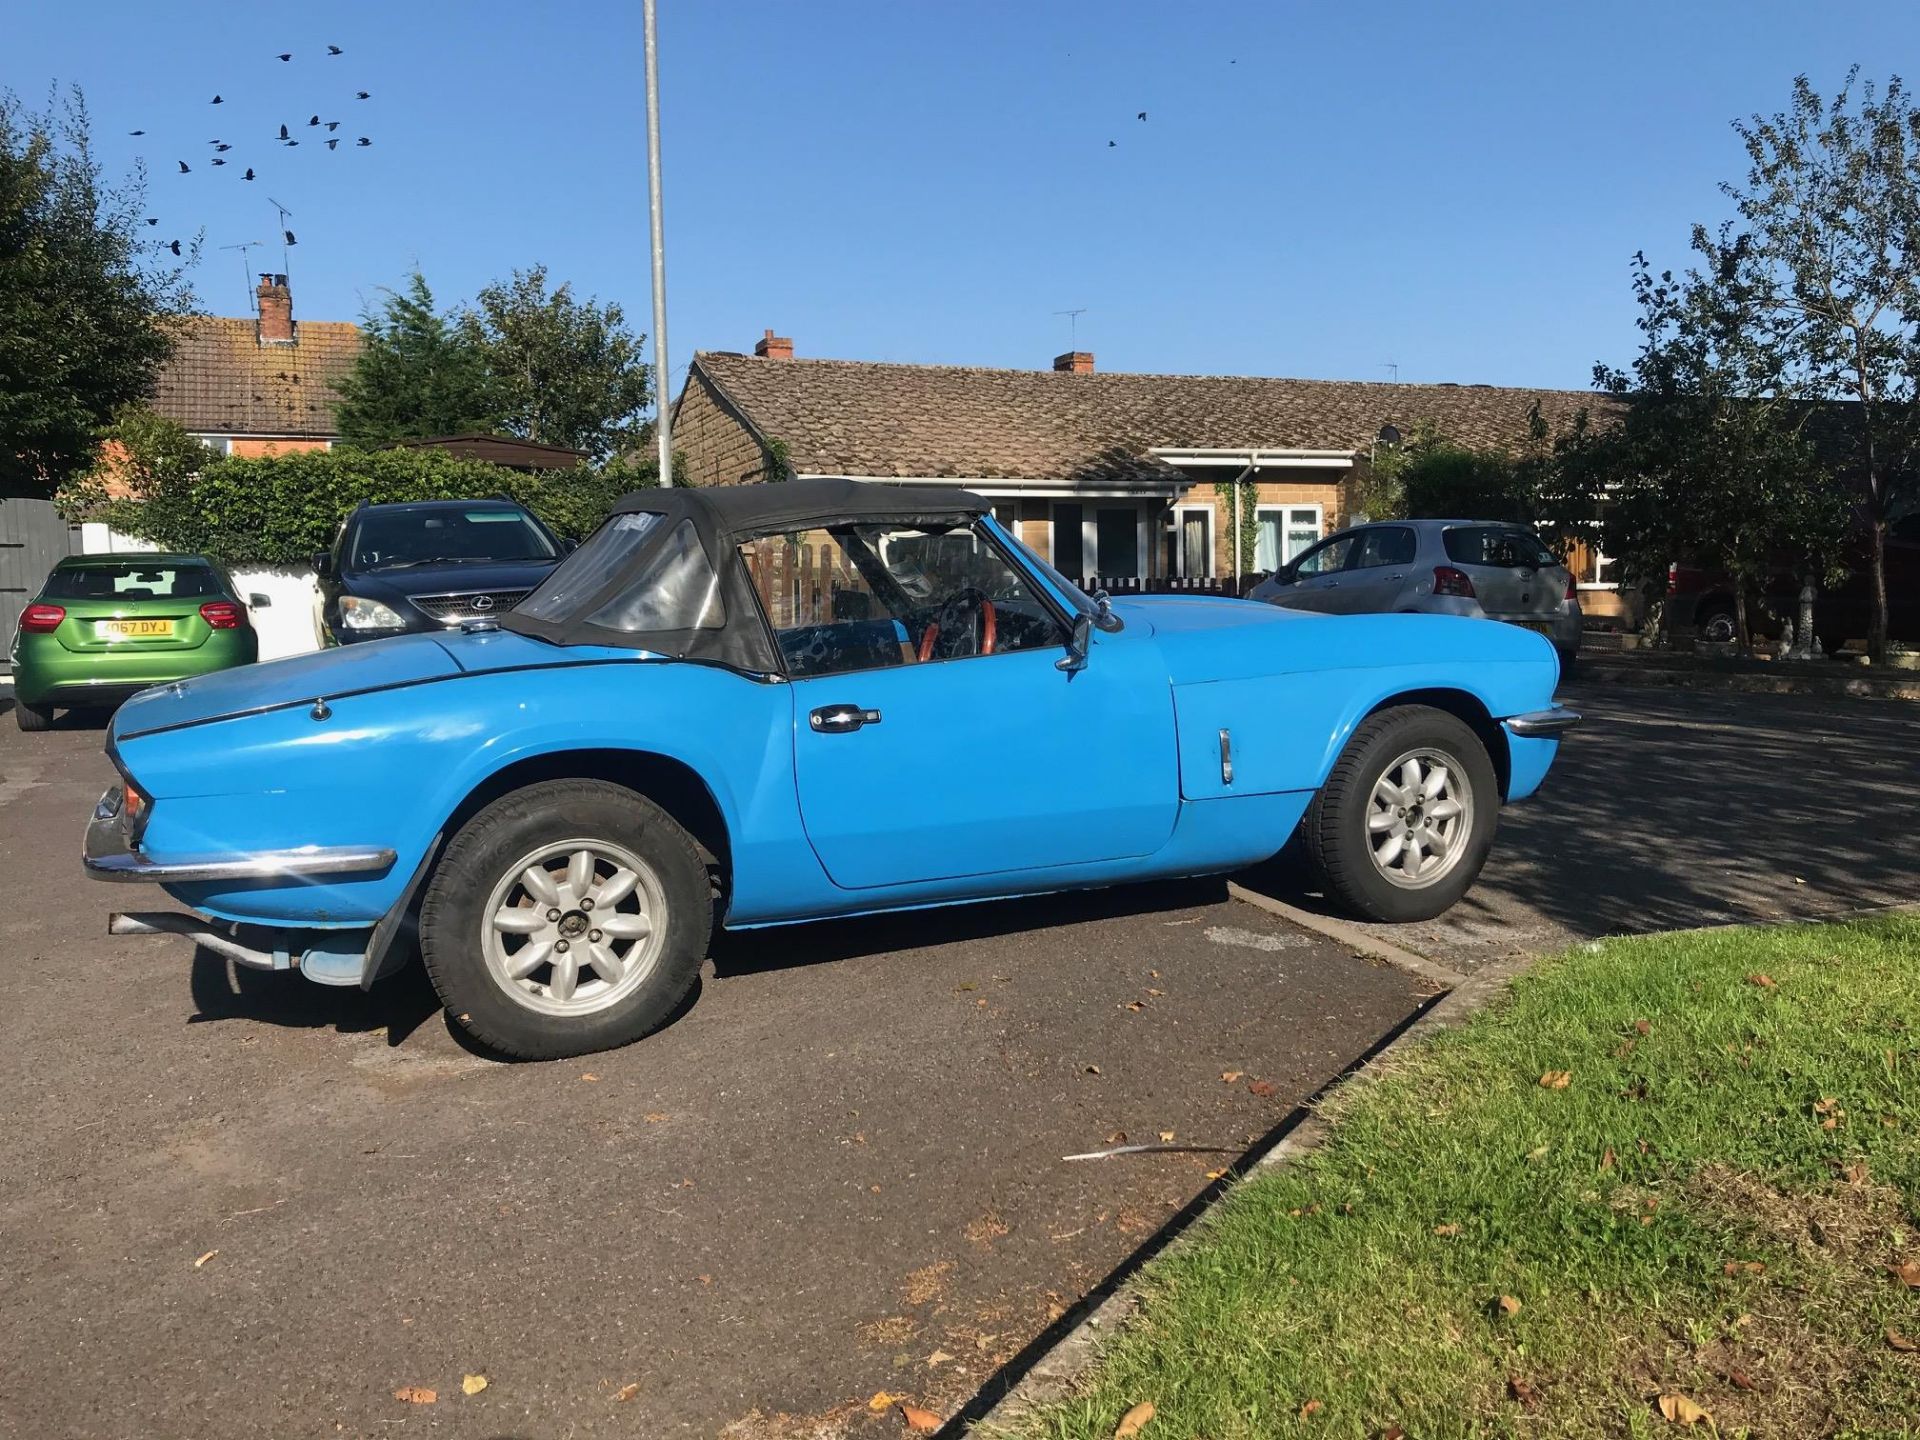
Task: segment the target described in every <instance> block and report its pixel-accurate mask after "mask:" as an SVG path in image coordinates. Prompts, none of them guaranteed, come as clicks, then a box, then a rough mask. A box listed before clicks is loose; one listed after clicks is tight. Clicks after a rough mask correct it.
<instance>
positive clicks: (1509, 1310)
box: [1500, 1295, 1520, 1315]
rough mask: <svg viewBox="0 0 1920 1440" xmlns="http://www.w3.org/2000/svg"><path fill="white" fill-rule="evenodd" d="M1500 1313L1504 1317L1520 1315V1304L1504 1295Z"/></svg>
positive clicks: (1501, 1300)
mask: <svg viewBox="0 0 1920 1440" xmlns="http://www.w3.org/2000/svg"><path fill="white" fill-rule="evenodd" d="M1500 1313H1501V1314H1502V1315H1518V1314H1519V1313H1520V1302H1519V1301H1518V1300H1516V1299H1514V1298H1513V1296H1511V1295H1502V1296H1501V1297H1500Z"/></svg>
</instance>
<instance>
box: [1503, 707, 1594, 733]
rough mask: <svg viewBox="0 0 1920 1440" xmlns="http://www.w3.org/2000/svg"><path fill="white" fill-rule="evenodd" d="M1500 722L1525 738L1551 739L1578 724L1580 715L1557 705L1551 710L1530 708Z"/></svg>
mask: <svg viewBox="0 0 1920 1440" xmlns="http://www.w3.org/2000/svg"><path fill="white" fill-rule="evenodd" d="M1500 723H1501V724H1503V725H1505V726H1506V727H1507V729H1508V730H1510V731H1512V732H1513V733H1514V734H1515V735H1519V736H1522V737H1524V738H1525V739H1528V740H1550V739H1554V738H1556V737H1557V736H1559V735H1561V734H1562V733H1564V732H1565V731H1568V730H1571V729H1572V728H1573V727H1574V726H1576V725H1578V724H1579V723H1580V716H1579V714H1578V713H1577V712H1575V711H1572V710H1569V709H1567V708H1566V707H1565V706H1564V705H1556V706H1554V707H1553V708H1552V709H1551V710H1529V711H1528V712H1527V713H1526V714H1524V715H1509V716H1508V717H1507V718H1506V719H1505V720H1503V721H1501V722H1500Z"/></svg>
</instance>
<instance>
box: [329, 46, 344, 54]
mask: <svg viewBox="0 0 1920 1440" xmlns="http://www.w3.org/2000/svg"><path fill="white" fill-rule="evenodd" d="M345 53H346V52H345V51H344V50H342V49H341V48H340V47H339V46H338V45H329V46H327V54H329V55H344V54H345Z"/></svg>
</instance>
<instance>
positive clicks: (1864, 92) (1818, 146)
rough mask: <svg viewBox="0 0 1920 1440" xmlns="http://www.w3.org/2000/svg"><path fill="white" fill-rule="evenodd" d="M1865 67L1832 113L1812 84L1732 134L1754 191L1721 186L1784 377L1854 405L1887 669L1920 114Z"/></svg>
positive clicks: (1906, 394) (1919, 257) (1910, 402)
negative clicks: (1749, 254) (1744, 230)
mask: <svg viewBox="0 0 1920 1440" xmlns="http://www.w3.org/2000/svg"><path fill="white" fill-rule="evenodd" d="M1858 73H1859V72H1858V69H1857V67H1856V69H1854V70H1852V71H1849V72H1848V74H1847V80H1846V83H1845V84H1844V85H1842V86H1841V88H1840V91H1839V93H1838V94H1837V95H1835V96H1834V97H1833V99H1832V100H1831V101H1823V100H1822V99H1821V97H1820V96H1819V95H1818V94H1816V93H1815V91H1814V89H1813V87H1812V85H1811V84H1809V83H1808V81H1807V77H1806V76H1804V75H1802V76H1799V77H1797V78H1796V79H1795V80H1794V82H1793V98H1792V101H1791V102H1790V104H1789V105H1788V108H1787V109H1786V110H1784V111H1781V112H1779V113H1776V114H1774V115H1772V116H1761V115H1755V116H1753V117H1752V118H1751V119H1750V120H1748V121H1746V122H1743V123H1739V124H1737V125H1736V126H1735V129H1736V130H1737V131H1738V132H1739V135H1740V138H1741V139H1742V141H1744V142H1745V145H1746V150H1747V158H1748V161H1749V168H1748V171H1747V177H1746V181H1745V183H1744V184H1739V185H1734V184H1729V185H1726V186H1723V187H1722V188H1723V189H1724V190H1725V191H1726V193H1727V194H1728V195H1729V196H1731V197H1732V198H1733V200H1734V201H1735V202H1736V204H1737V205H1738V207H1739V212H1740V215H1741V218H1742V219H1743V220H1744V221H1745V222H1746V224H1747V225H1748V227H1749V229H1750V232H1751V237H1752V242H1751V243H1752V248H1753V259H1754V261H1755V264H1756V266H1757V267H1759V268H1761V269H1762V270H1764V272H1765V274H1766V278H1767V279H1768V280H1769V281H1770V282H1771V288H1770V291H1769V294H1768V297H1767V311H1768V313H1767V314H1766V315H1765V316H1764V317H1761V319H1760V323H1762V324H1765V325H1767V326H1769V327H1770V328H1771V329H1772V330H1773V331H1774V332H1775V335H1776V343H1778V344H1779V345H1780V346H1781V347H1782V349H1783V352H1784V354H1785V356H1786V358H1787V364H1786V366H1785V367H1784V368H1785V378H1786V380H1787V382H1788V383H1790V384H1791V385H1792V386H1793V387H1794V388H1795V389H1796V390H1797V391H1798V392H1799V393H1800V395H1801V396H1802V397H1803V398H1804V399H1806V400H1808V401H1810V402H1831V401H1834V400H1845V401H1848V402H1851V403H1850V404H1849V405H1848V406H1847V408H1846V410H1845V411H1844V412H1842V418H1841V423H1840V424H1839V425H1838V426H1837V429H1838V430H1839V432H1840V434H1841V436H1842V437H1843V438H1844V441H1845V443H1846V446H1847V451H1848V455H1849V459H1850V461H1851V465H1850V469H1851V472H1852V474H1853V476H1854V477H1856V479H1857V484H1858V487H1859V491H1860V495H1861V501H1862V505H1861V510H1862V519H1863V521H1864V528H1865V530H1866V533H1867V540H1868V545H1867V554H1868V564H1869V572H1870V576H1871V592H1872V597H1873V618H1872V622H1871V628H1870V630H1869V633H1868V640H1867V644H1868V650H1869V652H1870V653H1871V655H1872V656H1873V659H1874V661H1875V662H1876V663H1878V662H1881V661H1883V660H1884V659H1885V658H1886V646H1887V582H1886V537H1887V524H1888V521H1889V520H1892V519H1896V518H1898V516H1899V514H1900V513H1901V510H1902V508H1903V507H1904V506H1906V505H1907V504H1909V503H1911V502H1912V501H1913V500H1914V499H1915V496H1916V459H1917V458H1920V412H1917V411H1916V405H1915V401H1916V399H1920V395H1916V378H1917V377H1920V110H1916V108H1915V106H1914V104H1913V103H1912V101H1911V100H1910V98H1909V96H1908V94H1907V91H1906V89H1905V87H1904V86H1903V85H1902V84H1901V82H1900V79H1899V77H1898V76H1896V77H1894V78H1893V79H1892V80H1891V81H1890V82H1889V83H1888V85H1887V88H1886V91H1885V93H1884V94H1882V93H1879V92H1878V91H1876V89H1875V87H1874V85H1873V83H1872V82H1871V81H1869V82H1867V83H1866V84H1865V85H1864V86H1862V87H1861V91H1860V96H1859V99H1858V102H1857V103H1856V101H1855V99H1854V95H1853V88H1854V82H1855V80H1856V78H1857V76H1858Z"/></svg>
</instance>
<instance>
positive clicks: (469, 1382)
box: [460, 1375, 487, 1395]
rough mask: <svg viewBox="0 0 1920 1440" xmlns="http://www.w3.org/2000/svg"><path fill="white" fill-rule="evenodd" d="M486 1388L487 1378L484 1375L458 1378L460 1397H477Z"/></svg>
mask: <svg viewBox="0 0 1920 1440" xmlns="http://www.w3.org/2000/svg"><path fill="white" fill-rule="evenodd" d="M486 1388H487V1377H486V1376H484V1375H462V1376H461V1377H460V1393H461V1394H462V1395H478V1394H479V1393H480V1392H481V1391H482V1390H484V1389H486Z"/></svg>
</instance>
